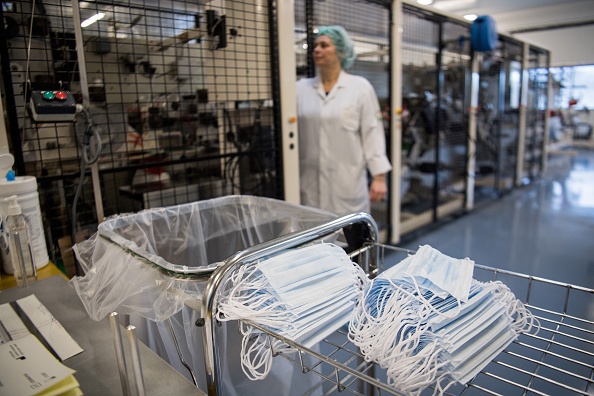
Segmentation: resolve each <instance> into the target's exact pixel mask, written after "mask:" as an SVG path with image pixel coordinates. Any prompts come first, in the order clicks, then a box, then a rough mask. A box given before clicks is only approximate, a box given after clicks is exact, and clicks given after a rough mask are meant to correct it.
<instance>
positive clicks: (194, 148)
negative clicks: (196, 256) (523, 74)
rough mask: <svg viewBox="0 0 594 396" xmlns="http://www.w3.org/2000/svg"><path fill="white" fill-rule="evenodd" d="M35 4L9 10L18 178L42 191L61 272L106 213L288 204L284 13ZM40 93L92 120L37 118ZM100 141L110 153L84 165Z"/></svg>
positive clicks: (7, 49) (133, 0) (251, 6)
mask: <svg viewBox="0 0 594 396" xmlns="http://www.w3.org/2000/svg"><path fill="white" fill-rule="evenodd" d="M32 4H33V7H34V8H32V5H31V3H27V2H18V3H14V5H15V6H14V8H13V9H10V10H8V9H7V11H6V12H4V16H5V18H8V20H10V21H14V24H13V23H12V22H11V26H12V27H13V28H12V30H11V34H10V35H6V36H5V37H3V38H2V39H1V40H2V41H3V45H2V47H3V48H4V50H3V51H4V52H3V53H2V57H3V58H5V56H6V59H8V60H9V62H10V70H11V72H10V73H5V74H4V85H5V86H7V87H9V88H11V89H12V91H13V92H14V95H10V94H9V95H7V101H8V105H7V110H8V112H9V113H10V114H9V117H8V118H9V121H10V123H11V136H10V140H11V143H12V144H11V149H12V150H13V151H14V154H15V157H16V165H15V167H16V168H17V174H20V175H25V174H26V175H33V176H36V177H37V179H38V182H39V186H40V201H41V205H42V211H43V212H44V213H45V215H46V224H47V232H48V233H50V232H51V236H50V237H49V238H47V239H48V241H50V242H49V244H50V245H51V246H50V250H51V258H52V259H53V260H54V261H55V260H56V258H60V256H61V254H60V251H59V249H60V248H59V245H64V246H67V245H68V246H69V242H68V241H64V240H62V238H70V236H71V235H72V234H74V233H75V232H74V231H73V228H76V229H77V232H81V230H83V231H84V230H85V229H86V228H89V229H91V230H92V229H94V228H95V227H96V225H97V223H98V222H100V221H101V220H102V218H98V217H102V216H103V215H104V216H110V215H112V214H116V213H123V212H133V211H138V210H140V209H146V208H151V207H158V206H167V205H174V204H182V203H186V202H192V201H196V200H198V199H208V198H212V197H218V196H224V195H230V194H246V195H257V196H267V197H275V198H280V197H282V195H283V191H282V172H281V166H280V164H281V159H280V157H279V151H278V146H279V144H280V137H279V134H278V131H279V129H280V128H279V113H280V110H279V109H278V102H279V98H278V95H279V94H278V89H275V88H274V87H278V84H279V82H278V81H277V77H276V76H277V74H278V73H273V70H275V67H278V65H277V64H278V59H277V54H276V52H275V50H274V49H275V48H277V47H275V45H273V44H274V40H276V39H277V38H276V37H275V35H271V34H270V31H271V29H274V26H275V23H276V22H275V19H274V18H275V15H274V12H273V8H274V5H271V4H273V3H272V2H270V3H268V2H258V3H256V2H253V1H248V0H246V1H233V2H226V3H225V2H210V3H206V4H202V3H200V4H199V3H196V2H191V1H179V2H155V1H152V0H130V1H121V2H118V1H116V2H113V1H108V2H102V1H99V2H85V1H81V2H76V3H70V2H68V3H64V2H61V1H57V0H44V1H42V2H39V1H38V2H33V3H32ZM74 16H79V18H78V19H80V21H81V22H80V24H81V25H82V27H79V26H78V25H77V24H76V22H75V21H77V20H78V19H77V18H73V17H74ZM77 36H78V37H77ZM77 40H80V41H82V43H81V42H77ZM81 46H82V48H83V50H82V51H81V50H80V47H81ZM77 48H78V49H79V50H77ZM34 91H41V92H45V91H52V92H56V91H65V92H67V93H68V94H69V95H71V96H72V98H73V100H74V101H76V102H77V103H79V104H83V105H84V106H85V107H86V109H87V110H88V117H82V116H81V115H80V114H79V115H77V116H75V117H72V116H70V117H69V118H67V119H59V120H49V119H46V118H38V119H37V120H35V119H33V117H31V114H30V107H31V106H29V97H30V96H31V95H30V93H31V92H34ZM7 93H9V92H8V91H7ZM34 107H35V106H34ZM35 108H37V107H35ZM91 129H92V130H94V131H96V133H97V135H96V138H92V137H91V138H89V137H88V134H89V130H91ZM89 139H90V142H91V144H92V145H93V147H90V148H89V150H90V151H96V152H97V154H98V155H97V158H96V163H95V164H93V165H92V166H91V164H88V163H87V164H85V165H87V166H83V165H82V164H81V159H82V158H83V155H84V154H85V152H84V150H85V149H83V147H84V144H85V141H86V140H89ZM99 141H100V143H101V146H99V145H98V142H99ZM81 168H85V169H84V171H83V170H81ZM79 185H82V187H81V189H80V192H79V193H77V190H78V188H79V187H78V186H79ZM97 191H100V193H99V194H97ZM75 202H76V203H75ZM98 202H99V203H100V204H101V206H100V207H99V206H98ZM73 206H76V211H73ZM99 208H100V209H101V210H100V209H99ZM100 211H103V213H100ZM72 224H75V225H74V226H73V225H72ZM60 240H61V242H63V243H61V244H59V243H58V241H60Z"/></svg>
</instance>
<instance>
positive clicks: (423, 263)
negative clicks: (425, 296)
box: [380, 245, 474, 302]
mask: <svg viewBox="0 0 594 396" xmlns="http://www.w3.org/2000/svg"><path fill="white" fill-rule="evenodd" d="M473 270H474V261H472V260H470V259H468V258H465V259H455V258H452V257H449V256H446V255H445V254H443V253H441V252H440V251H438V250H436V249H434V248H432V247H431V246H429V245H423V246H421V247H420V248H419V250H417V252H416V253H415V254H414V255H412V256H409V257H407V258H406V259H404V260H403V261H402V262H401V263H399V264H398V265H395V266H393V267H392V268H390V269H388V270H387V271H385V272H384V273H383V274H381V275H380V276H381V277H384V278H388V279H392V280H396V279H404V278H405V277H411V278H413V279H414V281H415V282H416V284H417V285H418V286H419V287H421V288H424V289H427V290H430V291H432V292H433V294H435V295H436V296H439V297H441V298H446V297H447V296H448V294H449V295H451V296H453V297H454V298H456V299H457V300H459V301H462V302H465V301H466V299H467V298H468V292H469V290H470V283H471V281H472V274H473Z"/></svg>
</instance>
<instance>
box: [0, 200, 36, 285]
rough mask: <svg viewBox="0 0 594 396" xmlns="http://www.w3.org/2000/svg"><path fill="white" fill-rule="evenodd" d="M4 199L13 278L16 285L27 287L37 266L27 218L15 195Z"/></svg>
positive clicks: (34, 274)
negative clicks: (6, 209)
mask: <svg viewBox="0 0 594 396" xmlns="http://www.w3.org/2000/svg"><path fill="white" fill-rule="evenodd" d="M5 201H7V202H8V216H7V217H6V228H7V231H8V240H9V246H10V247H9V249H10V258H11V260H12V265H13V267H14V278H15V280H16V283H17V285H18V286H24V287H27V286H29V284H30V283H31V282H34V281H36V280H37V268H36V267H35V264H34V263H33V253H32V251H31V243H30V238H29V231H28V227H27V218H26V217H25V216H24V215H23V213H22V209H21V205H19V203H18V201H17V196H16V195H12V196H10V197H8V198H6V199H5Z"/></svg>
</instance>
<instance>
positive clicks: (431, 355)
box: [349, 251, 537, 395]
mask: <svg viewBox="0 0 594 396" xmlns="http://www.w3.org/2000/svg"><path fill="white" fill-rule="evenodd" d="M417 254H418V253H417ZM415 256H416V255H415ZM415 256H410V257H408V258H407V259H405V260H403V262H402V263H400V264H398V265H397V266H396V267H398V266H400V265H401V264H402V265H403V267H402V268H399V269H398V270H396V269H390V270H388V271H386V272H384V273H383V274H382V275H380V276H378V277H377V278H376V279H374V280H373V281H372V282H371V283H370V284H368V285H367V286H366V289H365V291H364V296H363V298H362V299H361V300H360V302H359V304H358V305H357V307H356V308H355V311H354V314H353V316H352V318H351V321H350V323H349V338H350V339H351V340H352V341H353V343H354V344H355V345H357V346H358V347H359V348H360V350H361V352H362V353H363V355H364V356H365V358H366V359H367V360H370V361H374V362H376V363H378V364H379V365H380V366H381V367H383V368H385V369H386V373H387V377H388V384H390V385H393V386H394V387H396V388H397V389H398V390H400V391H404V392H410V393H412V394H415V395H416V394H420V393H421V392H422V391H423V389H425V388H426V387H428V386H430V385H433V386H435V389H436V393H439V394H442V393H443V392H445V390H446V389H447V388H448V387H449V386H450V385H451V384H453V383H455V382H456V381H459V382H462V383H465V382H467V381H469V380H470V379H472V377H474V376H475V375H476V374H477V373H478V372H479V371H480V370H481V369H482V368H484V366H485V365H486V364H488V363H489V362H490V361H491V360H492V359H493V358H494V357H495V356H496V355H497V354H498V353H499V352H501V351H502V350H503V349H504V348H505V347H506V346H507V345H509V343H511V342H512V341H513V340H514V339H515V338H516V337H517V336H518V333H519V332H523V331H530V329H531V328H532V325H533V324H534V323H536V322H537V321H536V319H535V318H534V317H533V316H532V315H531V314H530V313H529V312H528V311H527V310H526V309H525V307H524V306H523V304H522V303H521V302H519V301H518V300H517V299H516V298H515V296H514V295H513V293H511V291H510V290H509V289H508V288H507V287H506V286H505V285H503V284H502V283H501V282H489V283H482V282H478V281H476V280H473V279H470V281H469V282H467V279H464V281H463V283H464V285H463V286H462V287H458V286H456V285H455V284H456V282H458V279H457V278H456V277H457V276H458V275H461V276H464V277H467V276H468V269H466V268H464V266H465V265H466V264H467V263H463V264H462V266H460V267H458V263H456V262H453V261H451V260H449V259H447V260H446V262H445V264H444V265H438V264H437V263H438V262H440V261H441V258H439V255H437V254H436V253H435V252H433V251H429V252H428V253H425V254H423V255H421V256H419V257H421V258H423V262H421V261H419V262H416V263H415V261H414V257H415ZM417 258H418V257H417ZM452 260H453V259H452ZM468 262H470V261H468ZM470 263H471V262H470ZM443 268H448V269H447V270H445V271H444V270H443ZM432 271H436V272H437V274H436V275H435V274H433V275H432V273H431V272H432ZM456 274H458V275H456ZM470 275H472V272H470ZM466 283H469V284H468V287H467V286H466ZM463 289H466V290H467V291H466V292H465V293H466V294H464V293H463V292H462V290H463ZM444 291H447V293H445V294H444ZM451 293H456V296H454V295H453V294H451ZM378 334H381V335H382V336H381V337H377V335H378ZM442 382H445V386H443V384H442Z"/></svg>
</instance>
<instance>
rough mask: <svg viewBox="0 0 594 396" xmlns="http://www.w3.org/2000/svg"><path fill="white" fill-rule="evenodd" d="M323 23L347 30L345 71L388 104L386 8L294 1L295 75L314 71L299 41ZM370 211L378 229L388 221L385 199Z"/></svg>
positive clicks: (311, 39)
mask: <svg viewBox="0 0 594 396" xmlns="http://www.w3.org/2000/svg"><path fill="white" fill-rule="evenodd" d="M308 20H311V21H312V26H311V29H312V31H309V32H308V23H307V21H308ZM327 25H341V26H343V27H344V28H345V29H346V30H347V32H348V33H349V35H350V37H351V39H352V40H353V43H354V46H355V52H356V54H357V59H356V61H355V64H354V65H353V66H352V67H351V68H350V69H349V70H347V72H348V73H351V74H354V75H358V76H363V77H365V78H366V79H367V80H369V82H370V83H371V85H372V86H373V88H374V89H375V92H376V94H377V96H378V99H379V102H380V107H381V108H382V110H387V109H388V106H389V104H390V9H389V8H388V7H387V6H385V5H381V4H376V3H374V2H368V1H342V0H327V1H324V2H318V1H316V2H311V3H309V2H307V1H305V0H298V1H295V39H296V51H297V65H298V66H297V74H298V77H307V76H309V75H311V74H312V71H313V70H315V69H314V67H313V64H311V63H310V64H308V59H307V53H308V51H307V46H305V47H304V46H303V44H307V43H308V42H310V43H313V42H314V41H315V34H314V33H313V29H315V27H318V26H327ZM308 33H309V37H308ZM309 62H311V60H310V61H309ZM387 113H388V114H389V111H387ZM384 125H385V130H386V144H387V147H390V134H389V132H390V125H389V121H388V120H387V119H386V120H385V123H384ZM371 211H372V213H371V214H372V215H373V217H374V219H375V220H376V221H377V223H378V226H379V227H380V229H384V228H386V227H387V224H388V223H389V220H388V219H389V217H388V216H389V215H388V204H387V202H380V203H373V204H372V208H371Z"/></svg>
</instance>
